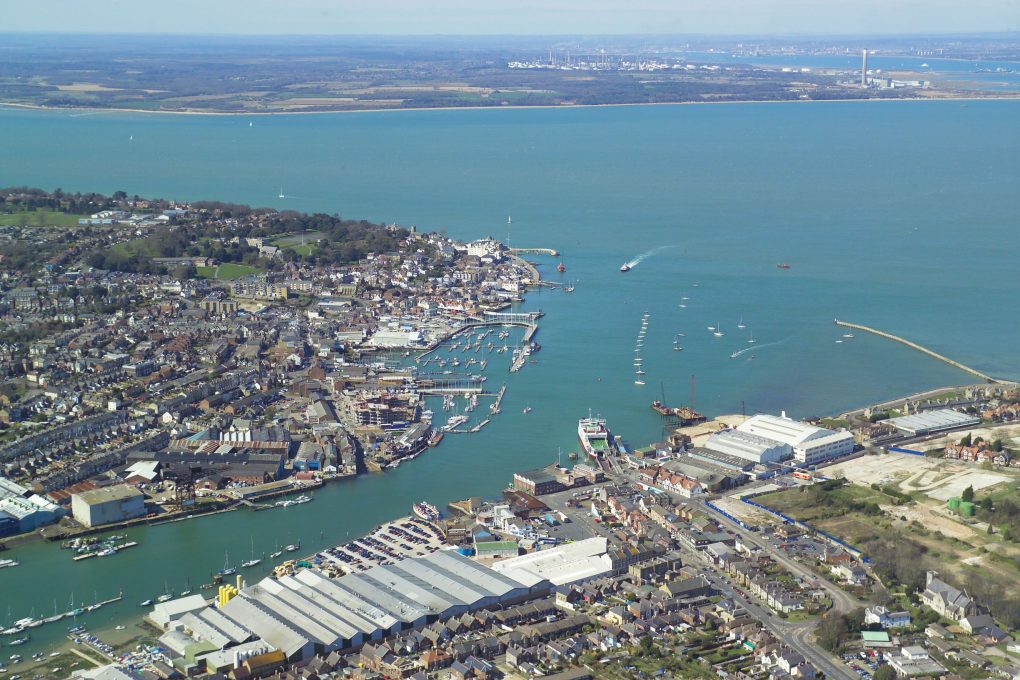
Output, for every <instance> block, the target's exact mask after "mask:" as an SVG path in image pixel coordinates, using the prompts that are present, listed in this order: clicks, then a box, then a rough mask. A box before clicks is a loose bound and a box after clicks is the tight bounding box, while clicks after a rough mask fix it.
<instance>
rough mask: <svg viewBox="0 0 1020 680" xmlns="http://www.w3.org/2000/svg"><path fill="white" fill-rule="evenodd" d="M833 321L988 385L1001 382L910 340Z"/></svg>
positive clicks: (860, 326)
mask: <svg viewBox="0 0 1020 680" xmlns="http://www.w3.org/2000/svg"><path fill="white" fill-rule="evenodd" d="M833 321H834V322H835V324H836V325H837V326H842V327H844V328H853V329H855V330H859V331H864V332H865V333H871V334H872V335H877V336H879V337H883V338H887V339H889V340H895V341H896V342H898V343H901V344H903V345H906V346H907V347H910V348H911V349H916V350H917V351H918V352H921V353H922V354H927V355H928V356H930V357H932V358H933V359H938V360H939V361H942V362H945V363H947V364H949V365H950V366H952V367H954V368H958V369H960V370H961V371H965V372H967V373H970V374H971V375H975V376H977V377H979V378H981V379H982V380H984V381H986V382H990V383H998V382H1002V381H1000V380H998V379H997V378H993V377H992V376H990V375H986V374H984V373H982V372H981V371H978V370H977V369H974V368H971V367H970V366H965V365H964V364H961V363H960V362H959V361H954V360H953V359H950V358H949V357H947V356H944V355H942V354H939V353H938V352H935V351H932V350H930V349H928V348H927V347H922V346H921V345H919V344H917V343H916V342H912V341H910V340H907V339H906V338H901V337H900V336H898V335H893V334H892V333H886V332H885V331H880V330H878V329H877V328H871V327H870V326H863V325H861V324H859V323H851V322H849V321H840V320H839V319H833Z"/></svg>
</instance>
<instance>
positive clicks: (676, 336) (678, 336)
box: [673, 333, 683, 352]
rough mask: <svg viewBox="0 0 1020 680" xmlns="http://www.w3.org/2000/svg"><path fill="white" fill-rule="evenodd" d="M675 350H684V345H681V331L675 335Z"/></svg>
mask: <svg viewBox="0 0 1020 680" xmlns="http://www.w3.org/2000/svg"><path fill="white" fill-rule="evenodd" d="M673 351H674V352H680V351H683V347H681V346H680V333H677V334H676V335H674V336H673Z"/></svg>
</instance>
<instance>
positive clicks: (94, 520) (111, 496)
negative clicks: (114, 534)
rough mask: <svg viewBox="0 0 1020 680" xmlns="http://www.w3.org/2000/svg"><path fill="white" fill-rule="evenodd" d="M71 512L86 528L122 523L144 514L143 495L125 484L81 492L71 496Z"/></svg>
mask: <svg viewBox="0 0 1020 680" xmlns="http://www.w3.org/2000/svg"><path fill="white" fill-rule="evenodd" d="M71 512H72V513H73V514H74V518H75V519H76V520H78V522H80V523H81V524H83V525H85V526H87V527H95V526H99V525H101V524H110V523H111V522H123V521H124V520H126V519H133V518H135V517H141V516H142V515H144V514H145V495H144V494H143V493H142V492H141V491H139V490H138V489H136V488H134V487H133V486H127V485H126V484H118V485H117V486H106V487H103V488H100V489H92V490H91V491H83V492H81V493H76V494H72V495H71Z"/></svg>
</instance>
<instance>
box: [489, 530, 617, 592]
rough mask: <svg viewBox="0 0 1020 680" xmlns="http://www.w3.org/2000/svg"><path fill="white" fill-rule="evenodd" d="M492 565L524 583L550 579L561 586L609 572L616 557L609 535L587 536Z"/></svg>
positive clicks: (502, 572)
mask: <svg viewBox="0 0 1020 680" xmlns="http://www.w3.org/2000/svg"><path fill="white" fill-rule="evenodd" d="M492 568H493V569H494V570H496V571H498V572H499V573H501V574H504V575H506V576H508V577H510V578H512V579H514V580H516V581H520V582H522V583H529V582H530V583H541V582H542V581H547V582H550V583H552V584H554V585H557V586H559V585H564V584H566V583H578V582H580V581H587V580H588V579H592V578H597V577H599V576H605V575H607V574H609V573H611V572H612V571H613V560H612V558H611V557H610V556H609V548H608V541H607V540H606V539H605V538H586V539H585V540H583V541H575V542H573V543H567V544H566V545H561V546H558V547H556V548H550V549H548V550H539V551H538V552H534V553H529V554H527V555H521V556H520V557H511V558H510V559H507V560H502V561H500V562H496V563H495V564H493V565H492Z"/></svg>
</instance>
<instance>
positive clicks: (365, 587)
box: [179, 539, 604, 661]
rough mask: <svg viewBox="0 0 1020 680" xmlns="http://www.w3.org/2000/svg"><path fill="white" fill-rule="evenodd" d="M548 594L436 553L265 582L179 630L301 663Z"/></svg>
mask: <svg viewBox="0 0 1020 680" xmlns="http://www.w3.org/2000/svg"><path fill="white" fill-rule="evenodd" d="M603 540H604V539H603ZM550 588H551V584H550V583H549V582H548V581H547V580H545V579H544V578H541V577H538V578H530V577H529V578H528V582H527V583H522V582H521V581H519V580H517V579H515V578H513V577H511V576H508V575H504V574H501V573H499V572H496V571H494V570H493V569H490V568H488V567H486V566H484V565H481V564H478V563H476V562H475V561H473V560H471V559H468V558H467V557H464V556H463V555H460V554H458V553H456V552H455V551H439V552H436V553H432V554H431V555H426V556H424V557H415V558H410V559H406V560H402V561H400V562H397V563H395V564H388V565H380V566H376V567H372V568H371V569H368V570H367V571H364V572H357V573H353V574H347V575H346V576H342V577H340V578H338V579H330V578H326V577H324V576H323V575H321V574H320V573H317V572H316V571H314V570H304V571H300V572H298V573H297V574H294V575H292V576H283V577H281V578H279V579H268V578H267V579H263V580H262V581H260V582H258V583H257V584H255V585H252V586H248V587H246V588H244V589H242V590H241V592H240V593H239V594H238V595H237V596H235V597H233V598H232V599H231V600H230V601H229V602H227V603H226V604H225V605H224V606H223V607H222V608H220V609H212V608H207V609H204V610H202V611H200V612H196V613H190V614H186V615H185V616H183V617H182V618H181V620H180V622H179V625H181V626H182V627H183V628H184V629H185V630H187V631H190V632H191V634H192V636H193V637H195V638H196V639H198V640H206V641H209V642H213V643H214V644H217V645H218V646H219V647H220V648H221V649H222V648H224V647H229V646H231V645H234V644H237V643H239V642H243V641H246V640H247V639H250V638H251V637H257V638H260V639H262V640H264V641H265V642H266V643H268V644H269V645H270V646H271V647H272V648H273V649H277V650H280V651H282V652H284V654H286V656H287V658H288V659H290V660H292V661H299V660H304V659H308V658H310V657H311V656H312V655H314V654H323V653H329V652H332V651H338V650H343V649H348V648H352V647H357V646H359V645H362V644H365V643H367V642H369V641H372V640H378V639H381V638H382V637H385V636H388V635H393V634H396V633H398V632H400V631H402V630H406V629H410V628H417V627H422V626H425V625H427V624H430V623H433V622H435V621H438V620H441V619H447V618H450V617H452V616H457V615H460V614H463V613H465V612H469V611H473V610H477V609H482V608H486V607H496V606H507V605H512V604H516V603H518V602H523V601H526V600H529V599H534V598H535V597H540V596H543V595H546V594H548V592H549V590H550ZM214 617H221V618H222V619H224V620H225V622H223V621H216V620H214Z"/></svg>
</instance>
